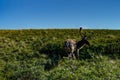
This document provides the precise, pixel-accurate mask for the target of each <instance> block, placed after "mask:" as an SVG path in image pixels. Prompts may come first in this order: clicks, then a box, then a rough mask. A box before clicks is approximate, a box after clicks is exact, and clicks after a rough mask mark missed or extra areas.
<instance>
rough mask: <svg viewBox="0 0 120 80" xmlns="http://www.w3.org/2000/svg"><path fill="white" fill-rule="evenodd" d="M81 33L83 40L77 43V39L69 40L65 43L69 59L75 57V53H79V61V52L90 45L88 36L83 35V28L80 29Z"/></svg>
mask: <svg viewBox="0 0 120 80" xmlns="http://www.w3.org/2000/svg"><path fill="white" fill-rule="evenodd" d="M79 33H80V35H81V40H80V41H77V40H76V39H67V40H66V41H65V45H64V48H65V51H66V52H67V54H68V57H69V59H70V58H72V57H75V52H76V53H77V58H78V59H79V51H80V50H81V49H82V48H83V47H84V46H85V45H90V43H89V41H88V40H87V36H86V35H85V34H83V33H82V27H80V29H79Z"/></svg>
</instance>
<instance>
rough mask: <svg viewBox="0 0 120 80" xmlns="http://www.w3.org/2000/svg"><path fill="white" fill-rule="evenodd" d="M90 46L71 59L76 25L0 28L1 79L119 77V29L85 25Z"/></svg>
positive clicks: (106, 79) (112, 79)
mask: <svg viewBox="0 0 120 80" xmlns="http://www.w3.org/2000/svg"><path fill="white" fill-rule="evenodd" d="M84 32H86V35H87V37H88V40H89V42H90V46H85V47H84V48H83V49H81V50H80V54H79V60H78V59H70V60H69V58H68V55H67V54H66V52H65V50H64V42H65V40H67V39H69V38H72V39H76V40H80V39H81V37H80V35H79V30H78V29H44V30H41V29H40V30H39V29H36V30H35V29H29V30H0V80H59V79H60V80H73V79H74V80H89V79H91V80H119V79H120V30H91V29H90V30H89V29H85V30H84Z"/></svg>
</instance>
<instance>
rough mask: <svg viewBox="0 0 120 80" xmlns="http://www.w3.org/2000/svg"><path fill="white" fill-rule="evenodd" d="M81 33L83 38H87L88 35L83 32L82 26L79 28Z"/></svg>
mask: <svg viewBox="0 0 120 80" xmlns="http://www.w3.org/2000/svg"><path fill="white" fill-rule="evenodd" d="M79 33H80V35H81V37H82V38H85V37H86V33H84V34H83V33H82V27H80V30H79Z"/></svg>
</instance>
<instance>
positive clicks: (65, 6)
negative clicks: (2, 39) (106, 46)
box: [0, 0, 120, 29]
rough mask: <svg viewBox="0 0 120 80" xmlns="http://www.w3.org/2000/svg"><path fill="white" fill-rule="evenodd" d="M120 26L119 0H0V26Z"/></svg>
mask: <svg viewBox="0 0 120 80" xmlns="http://www.w3.org/2000/svg"><path fill="white" fill-rule="evenodd" d="M80 26H82V27H83V28H92V29H94V28H95V29H120V0H0V29H31V28H32V29H41V28H44V29H46V28H79V27H80Z"/></svg>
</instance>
